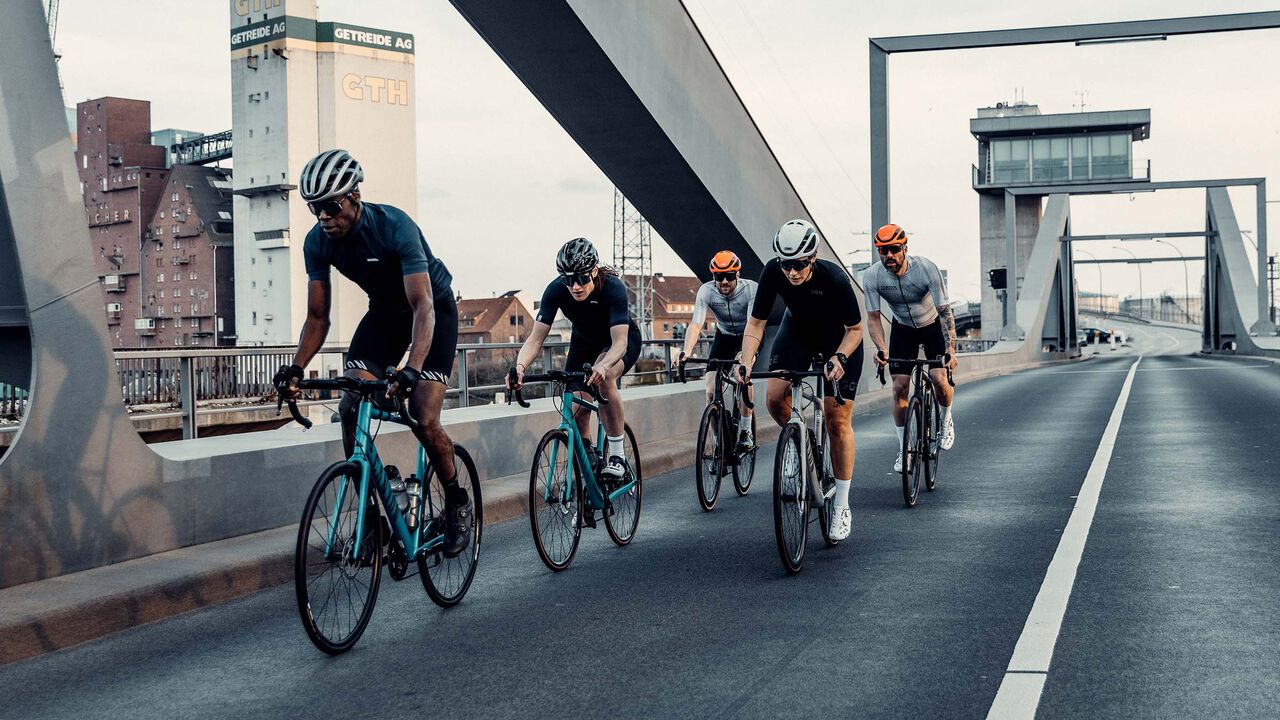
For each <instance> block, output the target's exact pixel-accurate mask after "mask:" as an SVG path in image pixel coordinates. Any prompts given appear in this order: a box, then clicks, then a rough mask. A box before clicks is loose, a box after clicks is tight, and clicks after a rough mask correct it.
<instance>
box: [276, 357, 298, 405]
mask: <svg viewBox="0 0 1280 720" xmlns="http://www.w3.org/2000/svg"><path fill="white" fill-rule="evenodd" d="M301 379H302V368H301V367H298V366H297V365H281V366H280V370H279V371H277V372H276V375H275V377H274V378H272V379H271V382H272V383H273V384H274V385H275V386H276V392H277V393H279V394H280V397H281V398H283V399H286V400H297V399H298V398H299V397H300V396H301V395H302V391H301V390H299V389H298V381H299V380H301Z"/></svg>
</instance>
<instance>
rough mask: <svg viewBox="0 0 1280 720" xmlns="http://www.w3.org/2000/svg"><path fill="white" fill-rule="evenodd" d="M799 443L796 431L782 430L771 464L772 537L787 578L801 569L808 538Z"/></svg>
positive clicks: (806, 506)
mask: <svg viewBox="0 0 1280 720" xmlns="http://www.w3.org/2000/svg"><path fill="white" fill-rule="evenodd" d="M801 442H802V440H801V439H800V430H799V428H797V427H796V426H795V425H792V424H787V425H785V426H783V428H782V433H781V435H779V437H778V452H777V458H776V460H775V461H774V464H773V534H774V539H775V540H777V543H778V556H779V557H780V558H781V559H782V566H783V567H784V568H786V570H787V573H788V574H791V575H795V574H796V573H798V572H800V568H801V567H803V565H804V551H805V544H806V541H807V540H808V537H809V493H808V490H807V489H806V488H805V468H802V467H801V466H800V443H801Z"/></svg>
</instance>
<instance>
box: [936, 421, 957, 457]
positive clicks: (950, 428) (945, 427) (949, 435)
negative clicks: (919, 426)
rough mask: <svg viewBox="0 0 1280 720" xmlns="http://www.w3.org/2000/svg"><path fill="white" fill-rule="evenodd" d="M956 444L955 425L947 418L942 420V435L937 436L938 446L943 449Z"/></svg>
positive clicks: (948, 448)
mask: <svg viewBox="0 0 1280 720" xmlns="http://www.w3.org/2000/svg"><path fill="white" fill-rule="evenodd" d="M955 444H956V425H955V423H954V422H952V421H951V418H947V419H945V420H943V421H942V437H940V438H938V447H940V448H942V449H943V450H950V449H951V446H952V445H955Z"/></svg>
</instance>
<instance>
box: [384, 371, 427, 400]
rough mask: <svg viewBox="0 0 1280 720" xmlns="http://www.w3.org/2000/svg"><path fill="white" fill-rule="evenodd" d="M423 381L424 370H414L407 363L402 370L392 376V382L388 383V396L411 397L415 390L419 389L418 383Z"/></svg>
mask: <svg viewBox="0 0 1280 720" xmlns="http://www.w3.org/2000/svg"><path fill="white" fill-rule="evenodd" d="M421 381H422V371H421V370H414V369H413V368H411V367H409V366H408V365H405V366H404V367H402V368H400V371H399V372H397V373H396V374H395V375H393V376H392V377H391V382H390V383H389V384H388V385H387V397H395V396H396V395H399V396H400V397H409V396H410V395H412V394H413V391H414V390H415V389H417V387H418V383H419V382H421Z"/></svg>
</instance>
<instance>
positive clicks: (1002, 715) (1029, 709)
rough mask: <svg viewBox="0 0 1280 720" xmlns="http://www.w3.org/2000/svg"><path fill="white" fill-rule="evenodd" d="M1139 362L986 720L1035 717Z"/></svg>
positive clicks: (1131, 370) (1131, 368)
mask: <svg viewBox="0 0 1280 720" xmlns="http://www.w3.org/2000/svg"><path fill="white" fill-rule="evenodd" d="M1140 362H1142V357H1141V356H1139V357H1138V359H1137V360H1135V361H1134V362H1133V364H1132V365H1130V366H1129V375H1128V377H1126V378H1125V379H1124V385H1123V386H1122V387H1121V388H1120V397H1118V398H1117V399H1116V406H1115V408H1114V409H1113V410H1112V411H1111V419H1110V420H1108V421H1107V427H1106V429H1105V430H1103V431H1102V440H1101V441H1099V443H1098V450H1097V452H1096V453H1094V456H1093V462H1092V463H1091V464H1090V465H1089V471H1088V473H1086V474H1085V476H1084V483H1083V484H1082V485H1081V486H1080V493H1079V495H1078V496H1077V498H1076V506H1075V509H1073V510H1072V511H1071V517H1070V519H1068V520H1067V526H1066V528H1064V529H1063V531H1062V538H1061V539H1060V540H1059V541H1058V549H1057V550H1056V551H1055V552H1054V553H1053V560H1051V561H1050V562H1049V569H1048V570H1047V571H1046V572H1045V576H1044V582H1043V583H1042V584H1041V585H1040V592H1039V594H1037V595H1036V601H1035V603H1034V604H1033V605H1032V606H1031V614H1029V615H1028V616H1027V623H1026V625H1024V626H1023V628H1022V635H1020V636H1019V637H1018V644H1017V645H1015V646H1014V648H1013V657H1012V658H1011V659H1010V660H1009V668H1008V670H1007V671H1006V672H1005V676H1004V680H1002V681H1001V682H1000V689H999V690H998V691H996V699H995V702H994V703H992V705H991V710H990V711H989V712H988V713H987V718H988V720H997V719H998V720H1006V719H1008V718H1029V719H1034V718H1035V716H1036V709H1037V708H1038V707H1039V705H1040V695H1041V692H1042V691H1043V690H1044V683H1045V680H1047V679H1048V673H1049V662H1050V661H1051V660H1052V659H1053V648H1054V646H1055V645H1056V644H1057V642H1058V632H1059V631H1060V630H1061V629H1062V619H1063V617H1064V616H1065V615H1066V614H1067V601H1068V600H1069V599H1070V598H1071V588H1072V586H1074V585H1075V581H1076V570H1077V569H1078V568H1079V567H1080V558H1081V557H1082V556H1083V555H1084V545H1085V541H1086V540H1088V538H1089V526H1091V525H1092V524H1093V515H1094V512H1095V511H1096V510H1097V509H1098V496H1099V495H1100V494H1101V493H1102V480H1103V478H1105V477H1106V476H1107V466H1108V465H1110V464H1111V453H1112V451H1113V450H1115V446H1116V435H1117V434H1118V433H1119V432H1120V421H1121V419H1122V418H1123V417H1124V408H1125V405H1127V404H1128V403H1129V391H1130V389H1132V387H1133V378H1134V375H1136V374H1137V372H1138V363H1140ZM1037 678H1038V680H1037Z"/></svg>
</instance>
